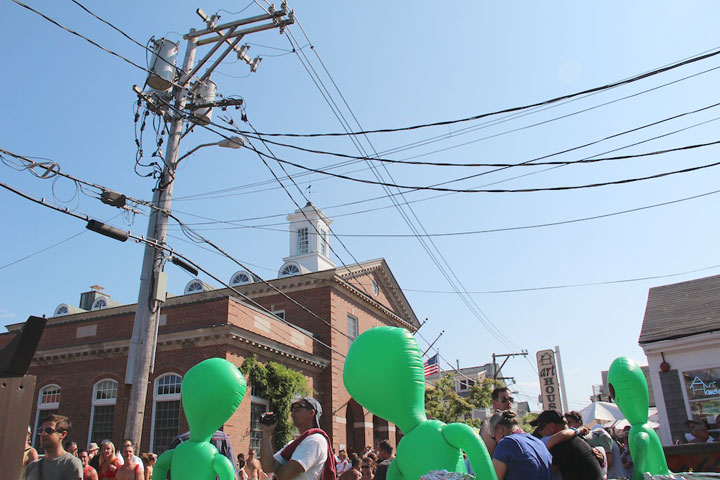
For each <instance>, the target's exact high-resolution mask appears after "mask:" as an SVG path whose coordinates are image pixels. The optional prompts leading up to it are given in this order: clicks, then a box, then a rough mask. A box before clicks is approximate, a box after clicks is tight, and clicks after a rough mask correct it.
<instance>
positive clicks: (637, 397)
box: [608, 357, 648, 424]
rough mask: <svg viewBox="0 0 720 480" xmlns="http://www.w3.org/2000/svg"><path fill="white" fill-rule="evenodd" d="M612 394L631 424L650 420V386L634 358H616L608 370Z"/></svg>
mask: <svg viewBox="0 0 720 480" xmlns="http://www.w3.org/2000/svg"><path fill="white" fill-rule="evenodd" d="M608 384H609V388H610V396H611V397H613V399H614V400H615V403H616V404H617V406H618V407H619V408H620V410H621V411H622V413H623V415H625V418H627V419H628V421H629V422H630V423H631V424H635V423H645V422H647V420H648V387H647V380H645V374H644V373H643V371H642V369H640V367H639V366H638V364H637V363H635V362H634V361H633V360H631V359H629V358H627V357H620V358H616V359H615V361H614V362H613V363H612V365H610V370H609V371H608Z"/></svg>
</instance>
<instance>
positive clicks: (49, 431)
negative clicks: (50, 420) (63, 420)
mask: <svg viewBox="0 0 720 480" xmlns="http://www.w3.org/2000/svg"><path fill="white" fill-rule="evenodd" d="M64 431H65V430H55V429H54V428H52V427H45V428H40V429H39V430H38V433H39V434H40V435H42V434H45V435H52V434H53V433H63V432H64Z"/></svg>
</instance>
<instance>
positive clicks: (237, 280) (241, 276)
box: [230, 272, 250, 286]
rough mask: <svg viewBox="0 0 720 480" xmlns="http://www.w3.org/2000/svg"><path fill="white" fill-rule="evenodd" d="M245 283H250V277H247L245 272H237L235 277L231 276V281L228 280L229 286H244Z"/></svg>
mask: <svg viewBox="0 0 720 480" xmlns="http://www.w3.org/2000/svg"><path fill="white" fill-rule="evenodd" d="M247 283H250V275H248V274H247V273H245V272H238V273H236V274H235V275H233V277H232V279H231V280H230V285H231V286H235V285H245V284H247Z"/></svg>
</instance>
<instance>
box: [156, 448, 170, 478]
mask: <svg viewBox="0 0 720 480" xmlns="http://www.w3.org/2000/svg"><path fill="white" fill-rule="evenodd" d="M174 452H175V450H165V453H163V454H162V455H160V456H159V457H158V459H157V461H156V462H155V467H153V475H154V476H155V477H156V478H162V479H165V478H167V473H168V472H169V471H170V461H171V460H172V456H173V453H174Z"/></svg>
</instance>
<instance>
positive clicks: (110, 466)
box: [96, 440, 122, 479]
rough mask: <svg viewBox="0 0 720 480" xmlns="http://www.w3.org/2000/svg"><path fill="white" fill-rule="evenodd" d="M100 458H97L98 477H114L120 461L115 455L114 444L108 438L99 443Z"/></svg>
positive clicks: (120, 463)
mask: <svg viewBox="0 0 720 480" xmlns="http://www.w3.org/2000/svg"><path fill="white" fill-rule="evenodd" d="M99 457H100V459H99V460H98V468H97V469H96V470H97V472H98V477H99V478H101V479H102V478H115V473H116V472H117V469H118V467H119V466H120V465H122V462H121V461H120V459H119V458H118V457H117V455H115V444H114V443H113V442H111V441H110V440H103V441H102V443H100V455H99Z"/></svg>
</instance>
